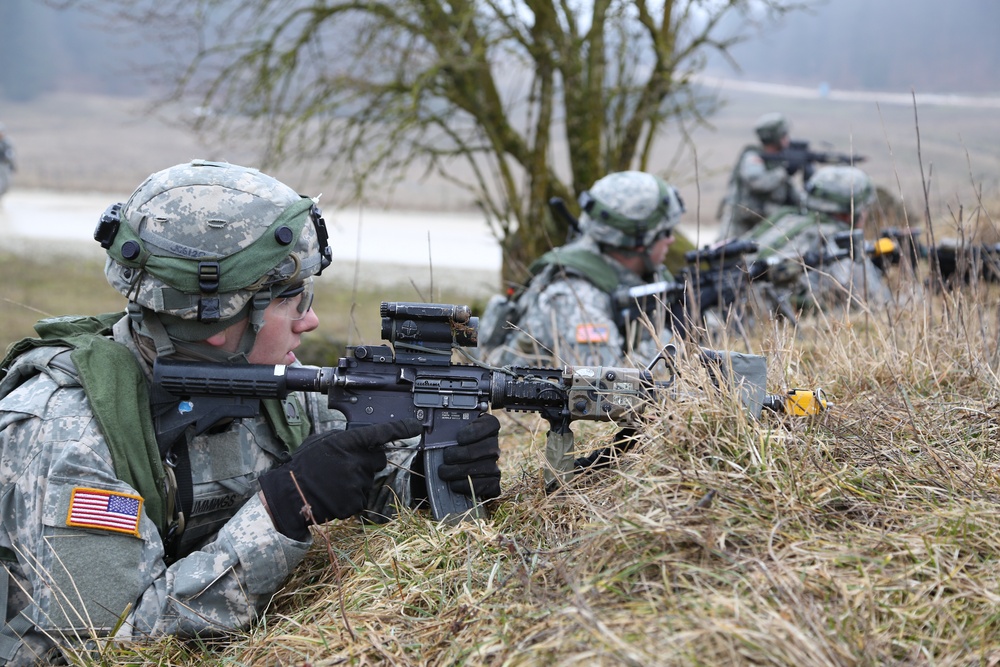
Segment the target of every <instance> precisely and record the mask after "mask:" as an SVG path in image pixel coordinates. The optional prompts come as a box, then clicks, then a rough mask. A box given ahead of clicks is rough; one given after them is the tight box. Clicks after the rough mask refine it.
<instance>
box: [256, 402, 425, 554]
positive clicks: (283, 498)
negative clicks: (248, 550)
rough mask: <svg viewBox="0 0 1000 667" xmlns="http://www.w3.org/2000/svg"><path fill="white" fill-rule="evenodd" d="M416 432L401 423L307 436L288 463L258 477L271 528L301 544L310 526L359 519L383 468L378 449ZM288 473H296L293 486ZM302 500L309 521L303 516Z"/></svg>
mask: <svg viewBox="0 0 1000 667" xmlns="http://www.w3.org/2000/svg"><path fill="white" fill-rule="evenodd" d="M420 432H421V426H420V422H418V421H417V420H416V419H404V420H402V421H398V422H389V423H387V424H375V425H374V426H363V427H361V428H356V429H349V430H347V431H328V432H326V433H317V434H316V435H311V436H309V437H308V438H306V439H305V441H304V442H303V443H302V446H301V447H299V448H298V449H297V450H295V453H294V454H292V459H291V460H290V461H289V462H288V463H285V464H283V465H281V466H279V467H277V468H275V469H274V470H269V471H268V472H266V473H264V474H263V475H261V476H260V490H261V492H263V494H264V499H265V500H266V501H267V508H268V510H269V511H270V513H271V519H272V520H273V521H274V527H275V528H277V529H278V532H280V533H281V534H282V535H285V536H287V537H290V538H292V539H293V540H297V541H299V542H303V541H305V539H306V538H307V537H308V536H309V524H311V523H313V522H314V521H315V523H318V524H322V523H326V522H327V521H330V520H332V519H346V518H348V517H351V516H354V515H355V514H357V513H359V512H360V511H361V510H362V509H364V506H365V499H366V498H367V497H368V492H369V491H371V488H372V485H373V484H374V479H375V473H377V472H378V471H379V470H382V468H384V467H385V466H386V459H385V452H384V451H383V450H382V446H383V445H385V444H386V443H389V442H392V441H393V440H401V439H403V438H410V437H413V436H415V435H419V434H420ZM289 473H295V481H292V476H291V474H289ZM295 482H298V488H296V486H295ZM299 489H301V490H302V493H301V494H300V493H299ZM303 496H304V497H305V502H306V503H308V504H309V506H310V508H311V511H312V519H310V518H309V517H308V516H307V515H306V513H304V512H303V509H304V508H303V500H302V498H303Z"/></svg>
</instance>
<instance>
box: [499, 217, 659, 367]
mask: <svg viewBox="0 0 1000 667" xmlns="http://www.w3.org/2000/svg"><path fill="white" fill-rule="evenodd" d="M564 248H567V249H572V250H584V251H590V252H592V253H593V254H594V255H596V256H598V257H600V258H601V259H602V260H603V261H604V262H605V263H606V264H607V265H608V267H610V269H611V270H612V271H613V272H614V274H615V275H616V276H617V279H618V280H617V283H618V286H619V287H621V288H627V287H635V286H638V285H643V284H645V283H646V282H647V281H645V280H643V279H642V278H641V277H640V276H638V275H636V274H635V273H633V272H632V271H629V270H628V269H626V268H625V267H624V266H622V265H621V264H619V263H618V262H616V261H615V260H614V259H612V258H611V257H608V256H607V255H604V254H602V253H601V252H600V249H599V248H598V246H597V244H596V243H595V242H594V241H593V240H591V239H590V238H588V237H586V236H582V237H580V238H579V239H577V240H575V241H573V242H572V243H571V244H568V245H567V246H564ZM669 279H670V274H669V273H668V272H667V271H666V269H665V268H663V269H661V270H660V272H658V274H657V276H655V277H654V279H653V280H652V281H650V282H653V281H659V280H669ZM517 310H518V315H517V318H516V319H517V321H516V329H515V330H513V331H511V332H510V333H509V334H508V335H507V336H506V339H505V340H504V342H503V344H501V345H500V346H499V347H497V348H496V349H494V350H492V351H490V352H489V354H488V357H487V360H488V361H489V362H490V363H493V364H495V365H511V364H518V365H531V366H537V365H552V364H556V365H564V364H568V365H586V366H598V365H605V366H622V365H628V366H646V365H647V364H649V362H651V361H652V360H653V359H655V358H656V356H657V354H659V352H660V351H661V350H662V349H663V346H664V345H666V344H667V343H669V342H670V341H671V340H672V338H673V334H672V333H671V331H670V329H669V328H667V326H666V322H667V318H666V316H664V317H660V318H657V319H658V322H655V323H654V322H652V321H650V322H641V321H622V319H621V317H619V315H618V313H616V312H615V308H614V300H613V295H612V294H611V293H609V292H608V291H607V290H606V289H605V288H603V287H600V286H598V285H597V284H595V282H594V281H593V280H591V279H590V278H588V277H586V276H584V275H581V274H580V273H578V272H575V271H572V270H568V269H566V268H565V267H560V266H558V265H550V266H549V267H547V268H546V269H545V270H543V271H542V272H541V273H539V274H538V275H537V276H536V277H535V278H534V279H532V281H531V283H530V284H529V285H528V287H527V289H526V290H525V292H524V293H523V294H522V295H521V296H520V297H519V298H518V302H517Z"/></svg>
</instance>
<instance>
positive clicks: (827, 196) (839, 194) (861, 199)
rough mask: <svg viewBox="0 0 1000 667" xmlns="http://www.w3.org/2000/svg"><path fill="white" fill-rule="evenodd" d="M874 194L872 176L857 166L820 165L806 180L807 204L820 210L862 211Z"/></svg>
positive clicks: (872, 200)
mask: <svg viewBox="0 0 1000 667" xmlns="http://www.w3.org/2000/svg"><path fill="white" fill-rule="evenodd" d="M875 197H876V195H875V184H874V183H873V182H872V179H871V177H870V176H868V174H866V173H865V172H864V171H862V170H861V169H858V168H857V167H847V166H830V167H820V168H819V169H817V170H816V173H815V174H813V176H812V178H810V179H809V182H807V183H806V206H807V207H808V208H809V209H810V210H813V211H818V212H820V213H840V214H849V213H851V212H852V211H854V212H860V211H862V210H864V209H866V208H868V207H869V206H871V205H872V204H873V203H874V202H875Z"/></svg>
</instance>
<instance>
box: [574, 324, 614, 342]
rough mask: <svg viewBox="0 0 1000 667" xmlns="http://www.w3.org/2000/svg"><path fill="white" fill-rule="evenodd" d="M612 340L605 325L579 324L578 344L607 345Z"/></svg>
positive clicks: (577, 326)
mask: <svg viewBox="0 0 1000 667" xmlns="http://www.w3.org/2000/svg"><path fill="white" fill-rule="evenodd" d="M610 338H611V332H610V331H609V330H608V327H607V326H606V325H603V324H577V325H576V342H577V343H607V342H608V340H609V339H610Z"/></svg>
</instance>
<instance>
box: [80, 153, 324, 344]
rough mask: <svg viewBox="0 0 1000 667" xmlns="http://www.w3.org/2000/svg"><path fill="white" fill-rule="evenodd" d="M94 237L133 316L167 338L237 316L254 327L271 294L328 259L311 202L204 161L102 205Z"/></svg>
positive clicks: (303, 279)
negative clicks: (121, 201) (124, 198)
mask: <svg viewBox="0 0 1000 667" xmlns="http://www.w3.org/2000/svg"><path fill="white" fill-rule="evenodd" d="M94 238H95V239H96V240H97V241H99V242H100V243H101V245H102V246H103V247H104V248H106V249H107V252H108V259H107V263H106V265H105V275H106V276H107V279H108V282H109V283H110V284H111V286H112V287H114V288H115V289H116V290H118V291H119V292H121V293H122V294H124V295H125V296H126V297H127V298H128V299H129V301H130V313H132V314H133V320H134V321H141V323H142V324H144V325H148V326H147V328H148V329H150V336H151V337H154V338H157V336H155V335H153V334H155V333H156V332H157V331H160V330H165V332H166V334H167V336H169V339H170V340H171V341H178V340H179V341H200V340H204V339H206V338H208V337H210V336H212V335H213V334H214V333H216V332H218V331H221V330H223V329H225V328H226V327H228V326H229V325H231V324H233V323H234V322H237V321H240V320H241V319H243V318H245V317H249V319H250V322H251V325H252V326H250V327H247V329H248V330H250V331H252V332H253V334H255V333H256V331H257V330H258V329H259V328H260V325H261V323H262V322H263V310H264V309H265V308H266V307H267V305H268V304H269V303H270V302H271V301H272V300H273V299H275V298H278V297H279V296H288V294H289V293H290V292H294V291H295V290H296V289H298V291H302V288H303V285H304V284H307V283H308V282H309V281H310V280H309V279H310V278H311V277H312V276H314V275H319V274H320V273H321V272H322V270H323V269H324V268H325V267H326V266H328V265H329V264H330V259H331V250H330V246H329V244H328V236H327V231H326V224H325V222H324V221H323V218H322V215H321V214H320V212H319V209H318V208H317V207H316V205H315V203H314V202H313V200H312V199H309V198H307V197H303V196H301V195H299V194H297V193H296V192H295V191H294V190H292V189H291V188H289V187H288V186H286V185H284V184H282V183H281V182H279V181H277V180H275V179H274V178H272V177H270V176H267V175H265V174H262V173H261V172H259V171H257V170H256V169H249V168H246V167H240V166H237V165H232V164H228V163H223V162H208V161H204V160H195V161H193V162H191V163H189V164H181V165H176V166H173V167H170V168H168V169H164V170H163V171H159V172H157V173H155V174H153V175H152V176H150V177H149V178H147V179H146V181H145V182H144V183H143V184H142V185H140V186H139V188H138V189H137V190H136V191H135V192H134V193H133V194H132V196H131V197H130V198H129V200H128V201H127V202H125V204H114V205H112V206H110V207H108V210H107V211H106V212H105V213H104V215H103V216H102V217H101V221H100V223H99V224H98V226H97V229H96V231H95V232H94ZM282 293H284V295H283V294H282ZM140 309H141V314H139V315H137V314H136V311H137V310H140ZM154 315H155V317H153V316H154ZM151 320H155V321H152V322H151ZM159 324H162V328H161V327H160V326H159ZM159 338H160V340H157V348H158V349H159V348H162V347H164V346H168V345H167V342H166V341H164V340H162V338H163V337H162V336H159ZM244 342H247V341H244ZM248 344H249V345H252V335H251V336H250V339H249V341H248Z"/></svg>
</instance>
